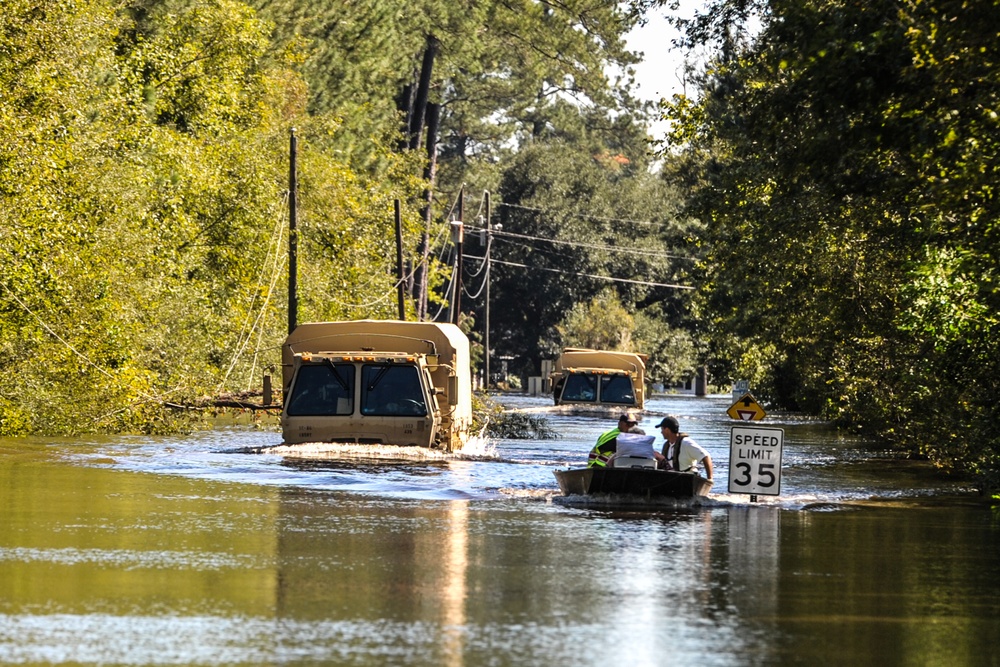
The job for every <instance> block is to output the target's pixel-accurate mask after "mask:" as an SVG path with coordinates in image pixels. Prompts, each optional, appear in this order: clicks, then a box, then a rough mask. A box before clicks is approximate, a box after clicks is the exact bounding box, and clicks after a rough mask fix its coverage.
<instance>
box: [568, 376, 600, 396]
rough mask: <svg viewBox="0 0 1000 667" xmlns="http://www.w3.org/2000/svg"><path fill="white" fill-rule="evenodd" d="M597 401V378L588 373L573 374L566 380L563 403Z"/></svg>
mask: <svg viewBox="0 0 1000 667" xmlns="http://www.w3.org/2000/svg"><path fill="white" fill-rule="evenodd" d="M596 399H597V376H596V375H593V374H590V373H573V374H571V375H570V376H569V377H568V378H566V386H565V387H564V388H563V393H562V400H564V401H594V400H596Z"/></svg>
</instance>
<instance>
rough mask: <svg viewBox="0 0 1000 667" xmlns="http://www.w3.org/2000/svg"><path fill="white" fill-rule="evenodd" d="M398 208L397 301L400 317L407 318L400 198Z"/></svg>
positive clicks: (396, 206)
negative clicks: (404, 300)
mask: <svg viewBox="0 0 1000 667" xmlns="http://www.w3.org/2000/svg"><path fill="white" fill-rule="evenodd" d="M395 209H396V301H397V302H398V305H399V319H401V320H405V319H406V307H405V305H404V303H403V290H404V285H403V214H402V212H401V210H400V204H399V200H398V199H397V200H396V201H395Z"/></svg>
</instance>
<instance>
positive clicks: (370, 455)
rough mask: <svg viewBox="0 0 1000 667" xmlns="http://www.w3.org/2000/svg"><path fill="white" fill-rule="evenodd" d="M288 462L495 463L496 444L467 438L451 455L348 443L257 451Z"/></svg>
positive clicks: (426, 448)
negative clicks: (463, 444)
mask: <svg viewBox="0 0 1000 667" xmlns="http://www.w3.org/2000/svg"><path fill="white" fill-rule="evenodd" d="M259 452H260V453H262V454H276V455H278V456H285V457H289V458H303V459H324V460H330V459H332V460H362V461H373V460H374V461H455V460H495V459H499V455H498V454H497V447H496V443H495V442H492V441H491V440H490V439H489V438H487V437H485V436H484V435H483V434H482V433H480V434H479V435H474V436H470V437H469V439H468V441H467V442H466V444H465V446H464V447H463V448H462V449H460V450H457V451H454V452H446V451H444V450H443V449H433V448H431V447H413V446H401V445H380V444H364V445H362V444H355V443H349V442H304V443H300V444H295V445H277V446H274V447H267V448H263V449H260V450H259Z"/></svg>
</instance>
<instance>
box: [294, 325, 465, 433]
mask: <svg viewBox="0 0 1000 667" xmlns="http://www.w3.org/2000/svg"><path fill="white" fill-rule="evenodd" d="M281 370H282V390H283V392H284V401H283V407H282V412H281V429H282V435H283V436H284V441H285V444H296V443H303V442H346V443H358V444H389V445H404V446H405V445H413V446H422V447H433V448H438V449H444V450H446V451H455V450H458V449H461V448H462V447H463V446H464V445H465V443H466V441H467V439H468V435H469V429H470V428H471V425H472V379H471V371H470V366H469V339H468V337H467V336H466V335H465V334H464V333H462V331H461V329H459V328H458V327H457V326H455V325H454V324H445V323H437V322H403V321H399V320H354V321H345V322H314V323H306V324H300V325H299V326H297V327H296V328H295V329H294V330H293V331H292V333H290V334H289V335H288V337H287V338H286V339H285V343H284V345H283V346H282V350H281Z"/></svg>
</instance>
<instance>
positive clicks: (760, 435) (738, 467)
mask: <svg viewBox="0 0 1000 667" xmlns="http://www.w3.org/2000/svg"><path fill="white" fill-rule="evenodd" d="M784 439H785V430H784V429H780V428H768V427H765V426H734V427H733V430H732V434H731V435H730V438H729V493H749V494H753V495H757V494H760V495H763V496H777V495H779V494H780V493H781V447H782V443H783V441H784ZM751 500H753V499H752V498H751Z"/></svg>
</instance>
